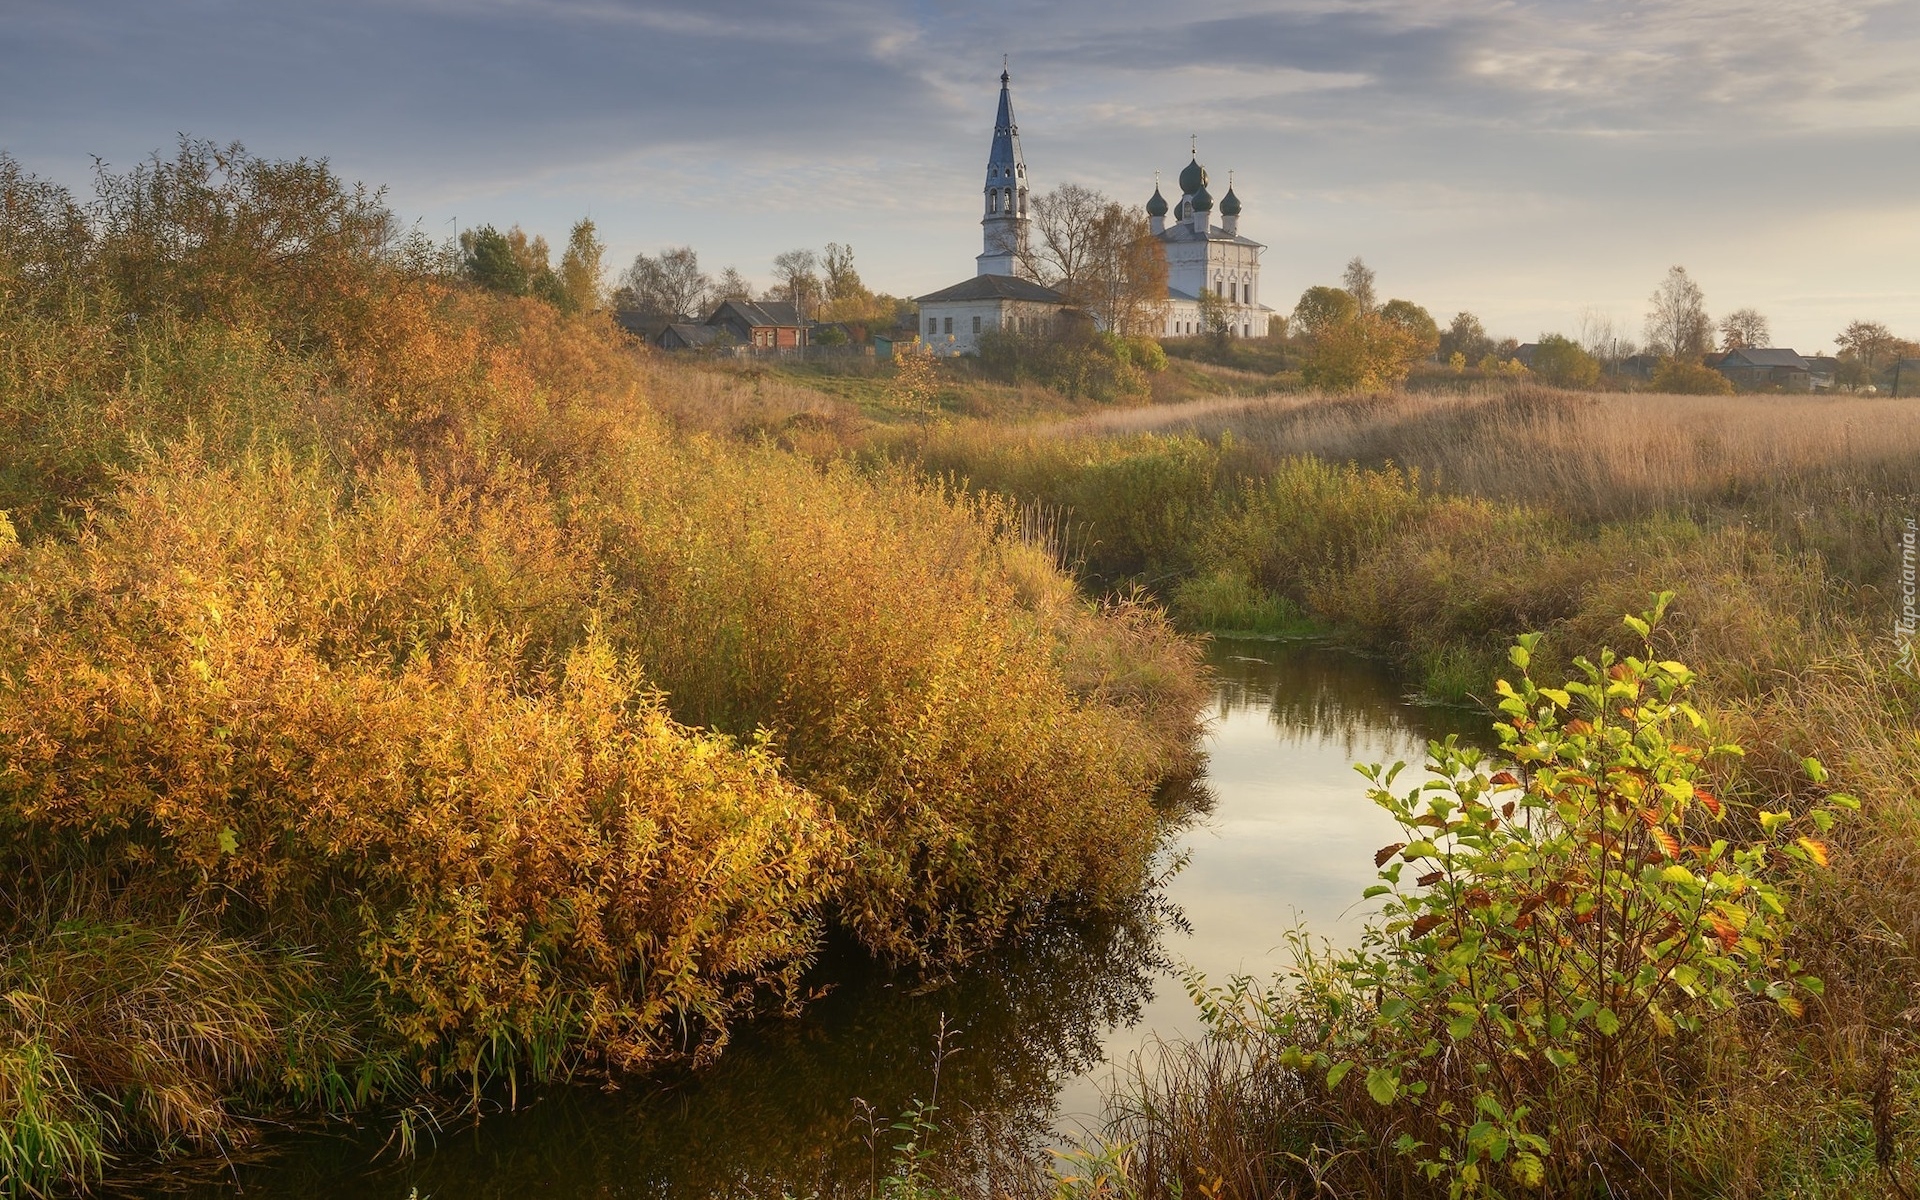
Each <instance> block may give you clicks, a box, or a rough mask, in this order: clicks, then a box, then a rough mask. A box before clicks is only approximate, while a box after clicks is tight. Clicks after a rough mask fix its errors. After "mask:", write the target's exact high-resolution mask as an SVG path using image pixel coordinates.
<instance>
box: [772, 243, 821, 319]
mask: <svg viewBox="0 0 1920 1200" xmlns="http://www.w3.org/2000/svg"><path fill="white" fill-rule="evenodd" d="M819 266H820V256H819V255H818V254H815V253H814V252H813V251H811V250H788V251H787V252H786V253H784V254H780V255H777V256H776V257H775V258H774V260H773V277H774V279H776V280H777V281H778V282H777V283H776V285H775V289H774V290H776V291H778V292H780V293H781V294H782V296H783V298H784V299H786V301H787V302H788V303H790V304H792V305H793V311H794V312H796V313H798V314H799V316H800V322H801V324H805V323H806V320H807V310H808V308H810V307H811V306H812V304H813V300H814V297H815V296H817V295H819V293H820V277H819V276H818V275H815V274H814V272H815V271H816V270H817V269H818V268H819Z"/></svg>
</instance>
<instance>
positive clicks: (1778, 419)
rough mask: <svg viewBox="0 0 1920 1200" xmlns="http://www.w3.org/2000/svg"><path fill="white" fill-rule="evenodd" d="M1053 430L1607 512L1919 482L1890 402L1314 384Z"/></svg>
mask: <svg viewBox="0 0 1920 1200" xmlns="http://www.w3.org/2000/svg"><path fill="white" fill-rule="evenodd" d="M1044 432H1046V433H1048V434H1051V435H1055V436H1063V437H1069V438H1073V437H1088V436H1100V437H1111V436H1116V435H1125V434H1141V433H1161V434H1181V433H1189V434H1195V435H1198V436H1200V437H1203V438H1206V439H1208V440H1211V441H1217V440H1218V439H1219V438H1220V437H1221V436H1222V435H1224V434H1231V435H1232V437H1233V438H1234V439H1235V440H1236V441H1238V442H1240V443H1241V444H1243V445H1245V446H1247V447H1249V448H1251V449H1253V450H1257V451H1258V452H1260V453H1262V454H1265V455H1267V456H1270V457H1272V458H1275V459H1278V458H1283V457H1286V456H1288V455H1295V454H1311V455H1313V456H1315V457H1317V458H1322V459H1328V460H1331V461H1334V462H1349V461H1351V462H1358V463H1361V464H1363V465H1377V464H1380V463H1385V462H1394V463H1397V464H1399V465H1400V466H1402V467H1406V468H1412V469H1417V470H1419V471H1420V472H1421V474H1422V475H1423V476H1424V477H1425V478H1426V479H1427V480H1428V482H1429V483H1430V484H1431V485H1432V486H1433V487H1435V488H1436V489H1438V490H1442V491H1446V492H1452V493H1459V494H1466V495H1474V496H1483V497H1486V498H1489V499H1497V500H1513V501H1520V502H1524V503H1528V504H1536V505H1539V506H1541V507H1544V508H1550V509H1554V510H1556V511H1561V512H1566V513H1568V514H1570V515H1574V516H1578V517H1583V518H1587V519H1596V520H1604V519H1609V518H1616V517H1622V516H1628V515H1634V514H1638V513H1643V512H1649V511H1654V510H1686V509H1689V508H1691V507H1693V506H1696V505H1702V504H1725V503H1733V504H1738V503H1741V502H1743V501H1745V500H1748V499H1751V498H1753V497H1755V496H1758V495H1764V494H1774V493H1788V494H1795V493H1799V494H1808V495H1810V494H1812V493H1813V492H1814V491H1815V490H1827V491H1830V490H1834V489H1839V488H1844V489H1850V490H1852V491H1854V492H1856V493H1858V494H1861V495H1867V494H1873V495H1881V496H1898V495H1912V494H1913V493H1914V492H1915V491H1916V490H1920V405H1916V404H1915V403H1914V402H1913V401H1912V400H1910V399H1896V398H1892V397H1876V396H1853V395H1836V396H1667V395H1658V394H1650V393H1646V392H1638V393H1581V392H1557V391H1552V390H1548V389H1544V388H1521V389H1510V388H1499V389H1488V390H1486V391H1484V392H1483V393H1482V394H1479V395H1472V396H1437V395H1431V394H1409V393H1404V392H1401V393H1394V394H1390V395H1379V396H1368V397H1360V398H1355V397H1341V396H1326V395H1320V394H1315V393H1306V394H1297V395H1286V396H1265V397H1258V398H1253V399H1242V398H1238V397H1230V398H1221V399H1209V400H1193V401H1188V402H1186V403H1182V404H1177V405H1170V406H1165V407H1152V408H1139V409H1128V410H1124V411H1116V412H1103V413H1097V414H1094V415H1091V416H1085V417H1077V418H1074V419H1072V420H1068V421H1062V422H1057V423H1055V424H1052V425H1050V426H1047V427H1046V428H1045V430H1044Z"/></svg>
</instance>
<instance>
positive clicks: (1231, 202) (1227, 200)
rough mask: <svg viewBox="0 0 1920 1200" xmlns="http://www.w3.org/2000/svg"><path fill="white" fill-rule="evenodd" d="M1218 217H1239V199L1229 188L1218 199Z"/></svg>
mask: <svg viewBox="0 0 1920 1200" xmlns="http://www.w3.org/2000/svg"><path fill="white" fill-rule="evenodd" d="M1220 215H1221V216H1223V217H1237V216H1239V215H1240V197H1238V196H1236V195H1234V194H1233V189H1232V188H1231V187H1229V188H1228V189H1227V194H1226V195H1224V196H1222V197H1220Z"/></svg>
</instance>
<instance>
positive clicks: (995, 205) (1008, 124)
mask: <svg viewBox="0 0 1920 1200" xmlns="http://www.w3.org/2000/svg"><path fill="white" fill-rule="evenodd" d="M1010 83H1011V76H1010V75H1009V73H1008V72H1007V71H1006V70H1005V69H1004V68H1003V69H1002V70H1001V72H1000V113H999V115H998V116H997V117H995V118H994V122H993V149H992V150H991V151H989V152H988V154H987V186H986V206H985V207H986V210H985V212H984V213H983V214H982V215H981V217H980V227H981V231H982V233H981V243H982V247H983V248H982V251H981V253H980V256H979V257H978V258H977V259H975V260H974V261H975V262H976V263H977V264H978V270H977V271H976V272H975V274H978V275H1021V274H1023V271H1022V268H1021V265H1020V260H1021V259H1022V258H1024V257H1025V255H1026V250H1027V224H1028V218H1027V163H1026V160H1025V159H1023V158H1021V157H1020V127H1019V126H1018V125H1016V124H1015V123H1014V120H1013V93H1012V92H1011V90H1009V84H1010Z"/></svg>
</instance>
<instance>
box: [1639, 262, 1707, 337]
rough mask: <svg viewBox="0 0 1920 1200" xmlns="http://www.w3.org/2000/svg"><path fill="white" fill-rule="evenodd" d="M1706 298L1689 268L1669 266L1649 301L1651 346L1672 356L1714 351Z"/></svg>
mask: <svg viewBox="0 0 1920 1200" xmlns="http://www.w3.org/2000/svg"><path fill="white" fill-rule="evenodd" d="M1705 299H1706V296H1705V293H1703V292H1701V290H1700V285H1699V284H1697V283H1695V282H1694V281H1693V279H1692V278H1691V277H1690V276H1689V275H1688V274H1687V269H1686V268H1685V267H1673V268H1671V269H1669V270H1668V271H1667V277H1666V279H1665V280H1663V281H1662V282H1661V284H1660V286H1659V287H1658V288H1657V289H1655V291H1654V293H1653V296H1652V298H1651V299H1650V301H1649V304H1650V306H1651V307H1649V308H1648V309H1647V349H1649V350H1651V351H1653V352H1654V353H1655V354H1659V355H1662V356H1665V357H1670V358H1699V357H1700V356H1701V355H1703V354H1705V353H1707V352H1708V351H1709V350H1712V349H1713V321H1712V320H1711V319H1710V318H1709V317H1708V316H1707V307H1706V304H1705Z"/></svg>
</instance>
